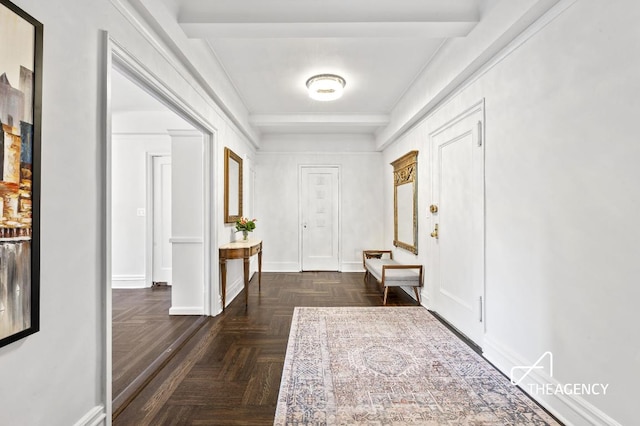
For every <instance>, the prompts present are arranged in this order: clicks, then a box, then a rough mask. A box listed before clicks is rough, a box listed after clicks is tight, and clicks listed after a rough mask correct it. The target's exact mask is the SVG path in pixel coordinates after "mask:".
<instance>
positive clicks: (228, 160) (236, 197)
mask: <svg viewBox="0 0 640 426" xmlns="http://www.w3.org/2000/svg"><path fill="white" fill-rule="evenodd" d="M241 218H242V158H241V157H240V156H239V155H238V154H236V153H235V152H233V151H231V150H230V149H229V148H226V147H225V148H224V223H234V222H236V221H237V220H240V219H241Z"/></svg>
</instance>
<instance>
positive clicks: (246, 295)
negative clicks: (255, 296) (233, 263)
mask: <svg viewBox="0 0 640 426" xmlns="http://www.w3.org/2000/svg"><path fill="white" fill-rule="evenodd" d="M244 305H245V306H249V258H248V257H245V258H244Z"/></svg>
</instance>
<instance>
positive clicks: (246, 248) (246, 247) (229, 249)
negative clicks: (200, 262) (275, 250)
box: [219, 239, 262, 311]
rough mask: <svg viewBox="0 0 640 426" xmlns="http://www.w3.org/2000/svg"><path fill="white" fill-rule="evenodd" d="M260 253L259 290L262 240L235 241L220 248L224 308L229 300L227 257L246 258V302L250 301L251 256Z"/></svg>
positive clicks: (259, 266) (260, 266) (259, 268)
mask: <svg viewBox="0 0 640 426" xmlns="http://www.w3.org/2000/svg"><path fill="white" fill-rule="evenodd" d="M254 254H257V255H258V290H260V281H261V280H262V240H252V239H249V240H247V241H234V242H232V243H227V244H224V245H222V246H220V248H219V255H220V281H221V283H222V310H223V311H224V308H225V305H226V300H227V259H244V304H245V306H247V305H248V304H249V303H248V302H249V258H250V257H251V256H253V255H254Z"/></svg>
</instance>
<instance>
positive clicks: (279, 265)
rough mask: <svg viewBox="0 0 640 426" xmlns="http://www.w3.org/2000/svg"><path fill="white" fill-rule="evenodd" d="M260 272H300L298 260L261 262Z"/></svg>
mask: <svg viewBox="0 0 640 426" xmlns="http://www.w3.org/2000/svg"><path fill="white" fill-rule="evenodd" d="M262 272H300V263H298V262H263V263H262Z"/></svg>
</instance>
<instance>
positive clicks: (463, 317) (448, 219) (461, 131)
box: [431, 108, 484, 345]
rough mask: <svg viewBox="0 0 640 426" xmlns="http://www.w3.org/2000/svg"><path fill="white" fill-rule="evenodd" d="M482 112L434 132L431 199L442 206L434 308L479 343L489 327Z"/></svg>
mask: <svg viewBox="0 0 640 426" xmlns="http://www.w3.org/2000/svg"><path fill="white" fill-rule="evenodd" d="M483 117H484V112H483V110H482V109H481V108H478V109H477V110H475V111H473V112H470V113H469V114H468V115H466V117H464V118H462V119H459V120H457V121H455V122H453V123H451V124H450V125H448V126H446V127H445V128H443V129H442V130H440V131H438V132H437V133H435V134H432V135H431V144H432V145H431V153H432V156H431V157H432V160H431V161H432V167H431V173H432V184H433V191H432V194H433V200H432V203H433V205H434V206H436V207H437V211H436V212H434V213H433V217H432V219H433V220H432V222H433V224H434V234H432V242H433V251H432V255H433V262H434V263H433V267H432V273H433V276H432V282H433V287H434V298H433V299H434V300H433V302H434V306H433V308H434V310H435V311H436V312H438V313H439V314H440V315H441V316H442V317H443V318H444V319H446V320H447V321H448V322H449V323H450V324H452V325H453V326H454V327H456V328H457V329H458V330H459V331H461V332H462V333H463V334H465V335H466V336H467V337H468V338H470V339H471V340H473V341H474V342H475V343H476V344H478V345H481V344H482V335H483V330H484V328H483V323H482V322H483V302H484V301H483V297H484V143H483V140H482V126H483V124H484V123H483ZM432 212H433V210H432ZM436 224H437V225H436ZM436 226H437V231H436V230H435V228H436ZM436 234H437V235H436Z"/></svg>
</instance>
